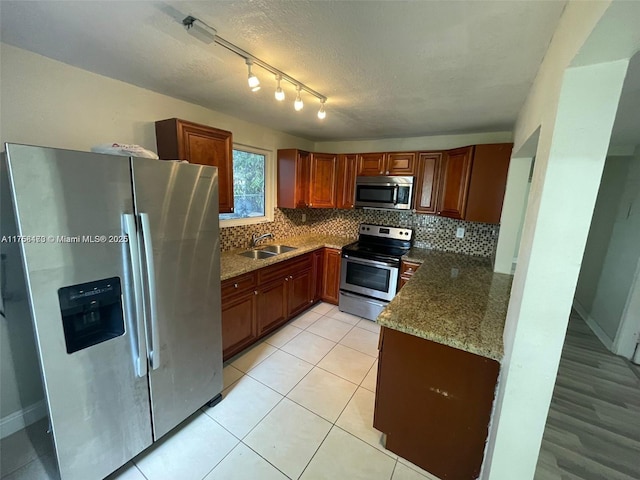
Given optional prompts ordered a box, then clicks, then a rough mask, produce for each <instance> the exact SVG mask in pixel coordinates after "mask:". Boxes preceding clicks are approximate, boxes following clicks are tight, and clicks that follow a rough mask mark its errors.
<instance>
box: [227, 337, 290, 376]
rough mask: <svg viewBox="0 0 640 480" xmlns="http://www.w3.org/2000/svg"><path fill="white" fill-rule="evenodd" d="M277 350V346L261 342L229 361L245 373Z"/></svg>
mask: <svg viewBox="0 0 640 480" xmlns="http://www.w3.org/2000/svg"><path fill="white" fill-rule="evenodd" d="M277 350H278V349H277V348H275V347H273V346H271V345H269V344H268V343H264V342H261V343H259V344H258V345H256V346H255V347H253V348H252V349H251V350H248V351H246V352H244V353H243V354H242V355H241V356H240V357H238V358H236V359H235V360H234V361H233V362H231V365H233V366H234V367H235V368H237V369H238V370H240V371H241V372H244V373H247V372H248V371H249V370H251V369H252V368H253V367H255V366H256V365H258V364H260V362H262V361H263V360H264V359H265V358H267V357H269V355H271V354H272V353H273V352H275V351H277Z"/></svg>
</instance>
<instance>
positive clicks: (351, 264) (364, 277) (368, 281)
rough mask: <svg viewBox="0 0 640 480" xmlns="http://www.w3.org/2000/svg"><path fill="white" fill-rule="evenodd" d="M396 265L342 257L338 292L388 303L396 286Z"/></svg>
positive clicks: (345, 255)
mask: <svg viewBox="0 0 640 480" xmlns="http://www.w3.org/2000/svg"><path fill="white" fill-rule="evenodd" d="M398 272H399V268H398V266H397V265H394V264H391V263H388V262H384V261H379V260H369V259H366V258H356V257H353V256H351V255H347V254H343V255H342V266H341V268H340V290H344V291H346V292H351V293H359V294H361V295H366V296H368V297H372V298H378V299H380V300H387V301H390V300H391V299H392V298H393V297H394V296H395V294H396V289H397V286H398Z"/></svg>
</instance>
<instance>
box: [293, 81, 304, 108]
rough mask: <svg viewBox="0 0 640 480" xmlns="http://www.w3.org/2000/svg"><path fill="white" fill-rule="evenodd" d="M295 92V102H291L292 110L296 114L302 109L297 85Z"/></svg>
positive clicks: (302, 104)
mask: <svg viewBox="0 0 640 480" xmlns="http://www.w3.org/2000/svg"><path fill="white" fill-rule="evenodd" d="M296 90H297V91H298V94H297V95H296V101H295V102H293V108H294V109H295V110H296V112H299V111H300V110H302V107H304V103H303V101H302V97H301V96H300V85H298V87H297V88H296Z"/></svg>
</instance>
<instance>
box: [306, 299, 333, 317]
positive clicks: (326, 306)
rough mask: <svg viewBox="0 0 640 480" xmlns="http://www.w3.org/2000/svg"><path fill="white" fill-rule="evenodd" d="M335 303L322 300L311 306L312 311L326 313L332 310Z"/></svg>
mask: <svg viewBox="0 0 640 480" xmlns="http://www.w3.org/2000/svg"><path fill="white" fill-rule="evenodd" d="M333 307H334V305H331V304H330V303H325V302H320V303H318V304H317V305H315V306H314V307H312V308H311V311H312V312H314V313H319V314H320V315H326V314H327V312H329V311H331V309H332V308H333Z"/></svg>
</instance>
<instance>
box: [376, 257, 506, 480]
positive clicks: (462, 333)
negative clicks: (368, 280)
mask: <svg viewBox="0 0 640 480" xmlns="http://www.w3.org/2000/svg"><path fill="white" fill-rule="evenodd" d="M403 260H406V261H410V262H412V263H420V264H421V266H420V267H419V268H418V269H417V271H415V273H414V274H413V276H412V278H411V280H410V281H409V282H408V283H407V284H406V285H405V286H404V287H403V288H402V289H401V290H400V292H399V293H398V295H397V296H396V297H395V298H394V300H392V302H391V303H390V304H389V305H388V306H387V308H386V309H385V310H384V311H383V312H382V313H381V315H380V316H379V317H378V323H379V324H380V325H382V327H383V328H382V330H381V334H380V343H379V349H380V355H379V364H378V386H377V391H376V405H375V414H374V427H375V428H376V429H378V430H380V431H382V432H383V433H385V434H386V435H387V438H386V448H387V449H389V450H391V451H393V452H394V453H397V454H398V455H400V456H402V457H404V458H406V459H407V460H409V461H411V462H413V463H415V464H416V465H418V466H420V467H422V468H424V469H425V470H427V471H429V472H430V473H432V474H434V475H437V476H439V477H441V478H448V479H475V478H477V476H478V475H479V473H480V468H481V466H482V460H483V455H484V447H485V441H486V437H487V432H488V425H489V421H490V417H491V410H492V406H493V399H494V392H495V387H496V383H497V379H498V374H499V370H500V360H501V358H502V355H503V342H502V333H503V329H504V322H505V317H506V312H507V306H508V303H509V293H510V290H511V281H512V277H511V276H510V275H505V274H499V273H494V272H493V270H492V267H491V262H490V260H489V259H487V258H482V257H473V256H468V255H460V254H455V253H447V252H438V251H433V250H423V249H415V248H414V249H412V250H411V251H410V252H409V254H408V255H406V256H405V258H404V259H403Z"/></svg>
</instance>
